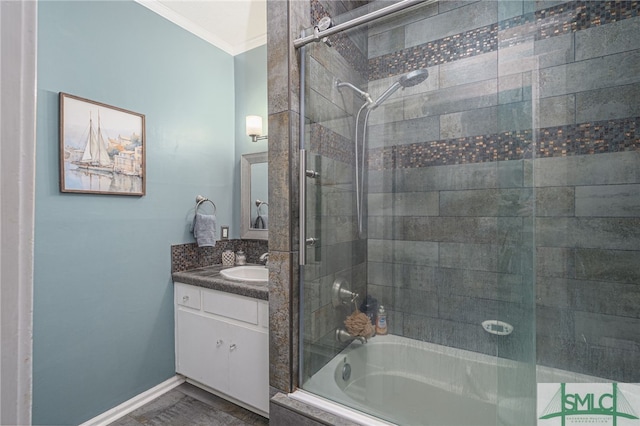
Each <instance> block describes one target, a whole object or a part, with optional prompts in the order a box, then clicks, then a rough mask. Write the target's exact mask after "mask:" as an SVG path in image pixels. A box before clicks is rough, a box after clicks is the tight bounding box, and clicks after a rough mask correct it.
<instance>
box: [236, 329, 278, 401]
mask: <svg viewBox="0 0 640 426" xmlns="http://www.w3.org/2000/svg"><path fill="white" fill-rule="evenodd" d="M231 333H232V334H231V336H232V338H231V345H230V346H229V395H231V396H233V397H234V398H237V399H238V400H240V401H244V402H245V403H247V404H249V405H252V406H254V407H256V408H259V409H260V410H263V411H265V412H268V411H269V337H268V334H267V333H266V332H264V331H258V330H255V329H253V330H252V329H249V328H246V327H242V326H237V325H236V326H234V327H232V330H231ZM234 345H235V346H234Z"/></svg>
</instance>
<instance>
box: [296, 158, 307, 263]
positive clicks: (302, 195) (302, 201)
mask: <svg viewBox="0 0 640 426" xmlns="http://www.w3.org/2000/svg"><path fill="white" fill-rule="evenodd" d="M306 171H307V151H306V150H305V149H304V148H300V178H299V179H300V180H299V181H298V185H299V186H300V190H299V191H298V194H299V199H298V205H299V211H300V217H299V218H298V220H299V222H300V224H299V230H300V232H299V234H300V244H299V248H298V251H299V255H300V257H299V259H298V264H300V266H302V265H305V263H306V258H307V243H306V234H307V227H306V220H307V206H306V200H307V185H306V183H307V182H306V177H307V173H306Z"/></svg>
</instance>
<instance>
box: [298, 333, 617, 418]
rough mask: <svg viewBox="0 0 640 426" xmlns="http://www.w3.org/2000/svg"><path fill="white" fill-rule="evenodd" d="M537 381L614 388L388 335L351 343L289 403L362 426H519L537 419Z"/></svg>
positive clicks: (580, 377) (591, 379)
mask: <svg viewBox="0 0 640 426" xmlns="http://www.w3.org/2000/svg"><path fill="white" fill-rule="evenodd" d="M349 369H350V374H347V370H349ZM343 373H344V374H345V379H343ZM347 376H348V377H347ZM536 376H537V377H536ZM535 381H537V382H548V383H560V382H564V383H570V382H574V383H575V382H583V383H593V382H607V380H603V379H599V378H595V377H591V376H586V375H581V374H577V373H569V372H566V371H562V370H558V369H553V368H547V367H541V366H538V367H537V368H536V369H535V371H534V369H533V367H532V366H531V365H527V364H525V363H521V362H517V361H511V360H505V359H500V358H497V357H494V356H489V355H483V354H479V353H476V352H470V351H466V350H462V349H455V348H449V347H445V346H440V345H435V344H432V343H426V342H420V341H416V340H412V339H408V338H405V337H400V336H393V335H388V336H376V337H374V338H373V339H370V340H369V342H368V343H366V344H362V343H360V342H358V341H354V342H352V343H351V344H350V345H349V346H348V347H347V348H346V349H345V350H344V351H342V352H341V353H340V354H339V355H338V356H336V357H335V358H334V359H333V360H331V361H330V362H329V363H328V364H327V365H325V366H324V367H323V368H322V369H321V370H319V371H318V372H317V373H316V374H315V375H314V376H313V377H311V378H310V379H309V380H308V381H307V382H306V383H305V384H304V386H303V387H304V391H296V392H294V393H293V394H291V395H290V396H291V397H292V398H295V399H298V400H301V401H303V402H306V403H308V404H311V405H314V406H316V407H318V408H321V409H323V410H325V411H328V412H331V413H334V414H338V415H340V416H342V417H345V418H347V419H350V420H352V421H354V422H356V423H360V424H363V425H374V424H380V425H383V424H402V425H439V426H445V425H473V426H482V425H497V424H510V425H515V424H523V421H522V420H523V419H526V418H530V419H534V416H535V409H536V401H535V397H536V396H535V386H523V384H525V383H535ZM305 391H306V392H305ZM496 391H498V392H499V395H498V394H496ZM318 396H319V397H318ZM335 402H337V403H338V404H340V405H336V404H335ZM342 406H347V407H350V408H351V409H354V410H357V411H353V410H350V409H345V408H344V407H342ZM363 413H368V415H369V416H368V415H367V414H364V415H363ZM370 416H373V417H370ZM387 421H388V422H393V423H388V422H387Z"/></svg>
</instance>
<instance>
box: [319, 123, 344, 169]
mask: <svg viewBox="0 0 640 426" xmlns="http://www.w3.org/2000/svg"><path fill="white" fill-rule="evenodd" d="M310 145H311V151H312V152H314V153H317V154H320V155H322V156H324V157H327V158H331V159H332V160H336V161H341V162H343V163H347V164H354V151H353V143H352V142H351V139H347V138H345V137H344V136H342V135H340V134H338V133H335V132H334V131H332V130H330V129H328V128H326V127H324V126H322V125H321V124H318V123H311V139H310Z"/></svg>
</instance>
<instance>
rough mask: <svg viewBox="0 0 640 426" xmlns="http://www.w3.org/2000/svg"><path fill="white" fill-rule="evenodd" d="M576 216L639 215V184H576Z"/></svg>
mask: <svg viewBox="0 0 640 426" xmlns="http://www.w3.org/2000/svg"><path fill="white" fill-rule="evenodd" d="M576 216H607V217H640V184H635V185H598V186H577V187H576Z"/></svg>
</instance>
